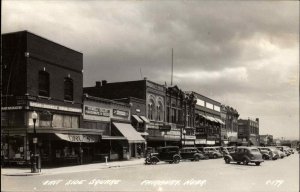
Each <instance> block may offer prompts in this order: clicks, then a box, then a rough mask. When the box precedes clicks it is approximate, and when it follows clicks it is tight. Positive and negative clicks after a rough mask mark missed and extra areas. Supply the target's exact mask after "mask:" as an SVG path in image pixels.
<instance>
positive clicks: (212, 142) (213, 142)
mask: <svg viewBox="0 0 300 192" xmlns="http://www.w3.org/2000/svg"><path fill="white" fill-rule="evenodd" d="M206 144H207V145H214V144H216V141H206Z"/></svg>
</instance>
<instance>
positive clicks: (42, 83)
mask: <svg viewBox="0 0 300 192" xmlns="http://www.w3.org/2000/svg"><path fill="white" fill-rule="evenodd" d="M49 83H50V81H49V73H47V72H46V71H40V72H39V95H40V96H45V97H49V87H50V85H49Z"/></svg>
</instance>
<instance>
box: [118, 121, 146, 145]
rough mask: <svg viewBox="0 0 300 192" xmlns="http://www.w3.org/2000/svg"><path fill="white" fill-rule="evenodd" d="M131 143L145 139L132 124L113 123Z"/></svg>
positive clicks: (142, 141) (141, 141) (143, 141)
mask: <svg viewBox="0 0 300 192" xmlns="http://www.w3.org/2000/svg"><path fill="white" fill-rule="evenodd" d="M113 125H114V126H115V127H116V128H117V129H118V130H119V131H120V132H121V134H122V135H123V136H124V137H125V138H126V139H127V140H128V142H129V143H145V142H146V141H145V139H144V138H143V137H142V136H141V134H140V133H139V132H137V131H136V130H135V129H134V128H133V127H132V126H131V125H130V124H126V123H113Z"/></svg>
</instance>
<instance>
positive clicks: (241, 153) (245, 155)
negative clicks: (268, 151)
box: [224, 147, 264, 166]
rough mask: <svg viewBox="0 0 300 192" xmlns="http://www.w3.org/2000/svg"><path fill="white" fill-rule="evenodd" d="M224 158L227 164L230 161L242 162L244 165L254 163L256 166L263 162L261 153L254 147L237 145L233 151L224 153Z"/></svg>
mask: <svg viewBox="0 0 300 192" xmlns="http://www.w3.org/2000/svg"><path fill="white" fill-rule="evenodd" d="M224 160H225V163H227V164H229V163H230V162H237V163H238V164H240V163H241V162H243V164H244V165H248V163H255V165H257V166H258V165H260V164H261V163H262V162H264V160H263V158H262V154H261V153H260V152H259V150H258V149H257V148H256V147H238V148H237V149H236V151H235V152H234V153H230V155H225V157H224Z"/></svg>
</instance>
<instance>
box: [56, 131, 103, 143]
mask: <svg viewBox="0 0 300 192" xmlns="http://www.w3.org/2000/svg"><path fill="white" fill-rule="evenodd" d="M55 135H56V136H57V137H59V138H60V139H62V140H65V141H69V142H73V143H81V142H82V143H96V142H98V141H99V136H97V135H75V134H62V133H55Z"/></svg>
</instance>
